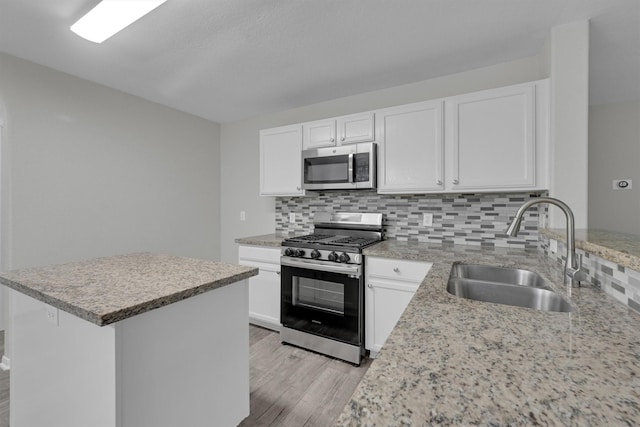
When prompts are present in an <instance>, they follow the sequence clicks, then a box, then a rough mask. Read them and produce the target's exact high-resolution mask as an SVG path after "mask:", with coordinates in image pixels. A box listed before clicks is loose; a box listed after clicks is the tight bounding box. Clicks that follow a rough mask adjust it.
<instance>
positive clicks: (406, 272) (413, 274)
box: [366, 257, 433, 283]
mask: <svg viewBox="0 0 640 427" xmlns="http://www.w3.org/2000/svg"><path fill="white" fill-rule="evenodd" d="M366 263H367V264H366V275H367V277H383V278H387V279H392V280H404V281H408V282H418V283H420V282H422V279H424V277H425V276H426V275H427V273H428V272H429V270H430V269H431V266H432V265H433V264H432V263H430V262H421V261H406V260H401V259H391V258H376V257H367V258H366Z"/></svg>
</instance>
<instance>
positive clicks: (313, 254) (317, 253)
mask: <svg viewBox="0 0 640 427" xmlns="http://www.w3.org/2000/svg"><path fill="white" fill-rule="evenodd" d="M311 258H313V259H318V258H320V251H319V250H317V249H314V250H312V251H311Z"/></svg>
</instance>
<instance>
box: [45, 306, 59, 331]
mask: <svg viewBox="0 0 640 427" xmlns="http://www.w3.org/2000/svg"><path fill="white" fill-rule="evenodd" d="M45 316H46V318H47V322H49V323H51V324H53V325H56V326H58V309H57V308H55V307H51V306H50V305H46V306H45Z"/></svg>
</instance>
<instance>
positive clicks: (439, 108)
mask: <svg viewBox="0 0 640 427" xmlns="http://www.w3.org/2000/svg"><path fill="white" fill-rule="evenodd" d="M443 104H444V107H443ZM375 113H376V133H377V137H378V145H379V149H378V193H457V192H469V191H474V192H483V191H484V192H489V191H491V192H493V191H519V190H533V189H536V190H543V189H548V167H549V161H548V157H549V82H548V80H541V81H537V82H531V83H525V84H520V85H515V86H508V87H503V88H498V89H490V90H485V91H482V92H475V93H471V94H466V95H460V96H455V97H450V98H446V99H444V100H437V101H429V102H423V103H417V104H411V105H404V106H400V107H395V108H388V109H385V110H379V111H376V112H375ZM443 135H444V137H443Z"/></svg>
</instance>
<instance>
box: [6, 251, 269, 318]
mask: <svg viewBox="0 0 640 427" xmlns="http://www.w3.org/2000/svg"><path fill="white" fill-rule="evenodd" d="M257 274H258V269H256V268H251V267H243V266H239V265H232V264H224V263H220V262H213V261H206V260H198V259H191V258H181V257H175V256H169V255H160V254H152V253H138V254H128V255H119V256H112V257H105V258H97V259H91V260H86V261H80V262H73V263H68V264H59V265H51V266H45V267H36V268H29V269H23V270H14V271H8V272H4V273H1V274H0V283H2V284H3V285H6V286H8V287H10V288H12V289H15V290H16V291H19V292H22V293H24V294H26V295H28V296H30V297H32V298H35V299H37V300H40V301H43V302H45V303H47V304H49V305H52V306H54V307H57V308H59V309H61V310H64V311H66V312H68V313H71V314H74V315H76V316H78V317H80V318H82V319H85V320H88V321H89V322H92V323H95V324H97V325H99V326H103V325H108V324H110V323H114V322H118V321H120V320H124V319H127V318H129V317H131V316H134V315H136V314H140V313H144V312H146V311H149V310H153V309H155V308H159V307H162V306H166V305H169V304H172V303H174V302H177V301H181V300H184V299H186V298H190V297H192V296H195V295H198V294H202V293H204V292H207V291H209V290H212V289H216V288H219V287H222V286H225V285H228V284H231V283H235V282H237V281H240V280H243V279H246V278H248V277H251V276H255V275H257Z"/></svg>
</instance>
